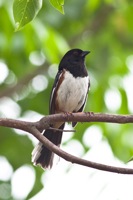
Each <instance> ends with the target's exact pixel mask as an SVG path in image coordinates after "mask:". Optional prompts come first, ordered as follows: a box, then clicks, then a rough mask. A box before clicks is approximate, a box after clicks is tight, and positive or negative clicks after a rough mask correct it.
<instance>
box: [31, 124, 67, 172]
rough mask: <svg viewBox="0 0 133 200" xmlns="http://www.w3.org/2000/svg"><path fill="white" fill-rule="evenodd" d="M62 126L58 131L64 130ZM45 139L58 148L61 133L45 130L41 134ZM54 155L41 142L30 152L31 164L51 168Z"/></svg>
mask: <svg viewBox="0 0 133 200" xmlns="http://www.w3.org/2000/svg"><path fill="white" fill-rule="evenodd" d="M64 125H65V124H62V125H61V126H60V127H59V129H62V130H63V129H64ZM43 135H44V136H45V137H46V138H47V139H49V140H50V141H51V142H53V143H54V144H55V145H57V146H60V144H61V139H62V132H60V131H54V130H50V129H47V130H45V132H44V134H43ZM53 158H54V153H53V152H52V151H50V150H49V149H47V148H46V147H45V146H44V145H43V144H42V143H41V142H39V143H38V144H37V145H36V146H35V148H34V149H33V151H32V162H33V163H34V165H41V167H42V168H45V169H46V168H51V167H52V165H53Z"/></svg>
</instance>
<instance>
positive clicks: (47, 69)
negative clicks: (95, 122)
mask: <svg viewBox="0 0 133 200" xmlns="http://www.w3.org/2000/svg"><path fill="white" fill-rule="evenodd" d="M12 4H13V2H12V1H10V0H6V1H2V0H0V16H1V21H0V71H1V69H2V68H1V66H2V65H1V63H4V64H5V65H6V66H7V68H8V75H7V76H6V78H5V79H4V80H3V81H1V83H0V103H1V101H4V99H5V97H8V98H10V99H11V100H13V102H15V103H16V104H17V105H18V106H19V109H20V113H19V114H18V116H16V117H17V118H19V117H21V118H22V117H24V116H25V115H26V112H27V111H34V114H33V116H32V117H33V118H34V117H35V115H36V113H38V114H41V115H47V114H48V108H49V96H50V91H51V87H52V84H53V81H54V79H53V78H54V76H55V73H56V72H57V66H58V65H57V64H58V63H59V61H60V59H61V57H62V56H63V55H64V53H65V52H66V51H67V50H69V49H71V48H81V49H84V50H90V51H91V54H90V55H89V56H88V57H87V59H86V64H87V68H88V72H89V75H90V79H91V90H90V92H89V96H88V101H87V105H86V109H85V110H86V111H93V112H104V113H105V112H108V113H116V114H130V113H132V111H133V106H132V107H131V105H129V102H131V101H133V100H132V99H131V96H130V95H129V93H128V92H127V90H128V91H131V90H130V87H132V85H131V84H128V86H129V88H128V89H126V88H127V87H126V86H125V85H126V84H127V83H128V80H129V76H130V75H132V73H133V66H132V65H133V57H132V55H133V22H132V19H133V12H132V11H133V2H132V1H130V0H127V1H125V0H121V1H118V0H115V1H114V0H102V1H98V0H88V1H87V0H82V1H81V0H73V1H66V2H65V5H64V10H65V15H62V14H61V13H60V12H58V11H57V10H55V9H54V8H53V7H52V6H51V5H50V3H49V1H44V2H43V5H42V9H41V10H40V12H39V13H38V15H37V17H36V18H35V19H34V20H33V21H32V22H31V23H29V24H28V25H26V26H25V27H24V28H23V29H21V30H20V31H18V32H14V30H15V22H14V19H13V10H12ZM131 58H132V59H131ZM45 60H46V61H47V63H48V64H47V63H46V62H45ZM129 61H130V62H129ZM131 63H132V65H131ZM42 75H43V76H44V78H45V79H44V80H43V79H42ZM0 77H1V76H0ZM35 78H37V79H35ZM40 80H43V81H42V82H40ZM44 86H45V87H44ZM41 87H42V89H40V88H41ZM108 91H109V92H110V91H112V92H114V91H115V92H116V93H112V94H113V95H112V96H107V99H106V94H107V92H108ZM115 95H116V96H115ZM117 96H118V97H119V98H120V102H119V103H118V100H117V98H116V97H117ZM132 97H133V96H132ZM107 102H109V103H110V102H114V103H113V104H114V105H113V106H114V107H111V105H112V104H111V105H110V104H109V103H107ZM115 105H117V106H115ZM9 112H10V110H9ZM14 112H15V111H14ZM8 114H9V115H8ZM8 114H5V112H4V111H3V110H1V107H0V116H1V117H9V116H10V113H8ZM5 115H6V116H5ZM11 116H12V115H11ZM32 117H31V119H32ZM88 126H91V124H87V123H83V124H78V125H77V127H76V130H77V132H78V133H77V134H74V136H73V138H75V139H77V140H79V141H80V142H82V136H83V134H84V131H85V130H86V128H88ZM99 126H101V128H102V131H103V138H106V139H107V140H108V142H109V144H110V146H111V148H112V150H113V152H114V155H115V156H116V157H118V158H119V159H121V160H122V161H127V160H128V159H129V158H130V157H132V155H133V145H132V137H133V136H132V135H133V133H132V132H133V131H132V130H133V125H129V124H128V125H114V124H106V123H105V124H104V123H100V124H99ZM82 145H83V147H84V149H85V151H87V150H88V149H86V147H85V145H84V144H83V142H82ZM32 148H33V144H32V142H31V140H30V139H29V137H28V136H27V135H18V134H17V133H16V132H14V130H11V129H7V128H0V155H2V156H5V157H6V158H7V160H8V161H9V162H10V164H11V165H12V167H13V170H14V171H15V170H16V169H17V168H18V167H20V166H21V165H23V164H31V161H30V155H31V151H32ZM31 165H32V164H31ZM35 171H36V174H37V176H36V177H37V178H36V181H35V185H34V187H33V190H32V191H31V193H30V194H29V197H31V196H33V195H35V193H37V192H38V191H39V190H40V189H41V187H42V184H41V182H40V177H41V174H42V172H43V171H42V170H41V169H40V168H35ZM38 177H39V178H38Z"/></svg>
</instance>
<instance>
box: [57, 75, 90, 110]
mask: <svg viewBox="0 0 133 200" xmlns="http://www.w3.org/2000/svg"><path fill="white" fill-rule="evenodd" d="M88 83H89V77H88V76H87V77H84V78H83V77H82V78H80V77H77V78H75V77H73V76H72V75H71V74H70V73H69V72H68V71H66V72H65V78H64V80H63V82H62V83H61V85H60V87H59V89H58V93H57V101H58V105H59V110H60V111H63V112H74V111H75V112H76V111H78V110H79V109H80V108H81V106H82V105H83V104H84V102H85V98H86V95H87V91H88Z"/></svg>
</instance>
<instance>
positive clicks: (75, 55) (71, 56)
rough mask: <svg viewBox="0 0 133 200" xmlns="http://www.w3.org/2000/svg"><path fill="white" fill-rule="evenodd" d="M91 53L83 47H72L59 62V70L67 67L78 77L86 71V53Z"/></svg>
mask: <svg viewBox="0 0 133 200" xmlns="http://www.w3.org/2000/svg"><path fill="white" fill-rule="evenodd" d="M89 53H90V51H82V50H81V49H71V50H70V51H68V52H67V53H66V54H65V55H64V56H63V58H62V60H61V62H60V64H59V70H63V69H66V70H68V71H70V72H71V73H72V74H73V75H74V76H76V77H77V76H79V75H81V74H82V73H83V72H84V71H86V69H85V64H84V60H85V57H86V55H87V54H89ZM86 73H87V72H86ZM75 74H76V75H75ZM81 76H82V75H81Z"/></svg>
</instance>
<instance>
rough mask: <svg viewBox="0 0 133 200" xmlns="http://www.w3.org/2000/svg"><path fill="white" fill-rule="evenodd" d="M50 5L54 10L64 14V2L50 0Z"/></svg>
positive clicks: (62, 0) (61, 0)
mask: <svg viewBox="0 0 133 200" xmlns="http://www.w3.org/2000/svg"><path fill="white" fill-rule="evenodd" d="M50 3H51V4H52V6H53V7H54V8H56V9H57V10H58V11H60V12H61V13H62V14H64V7H63V6H64V0H50Z"/></svg>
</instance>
